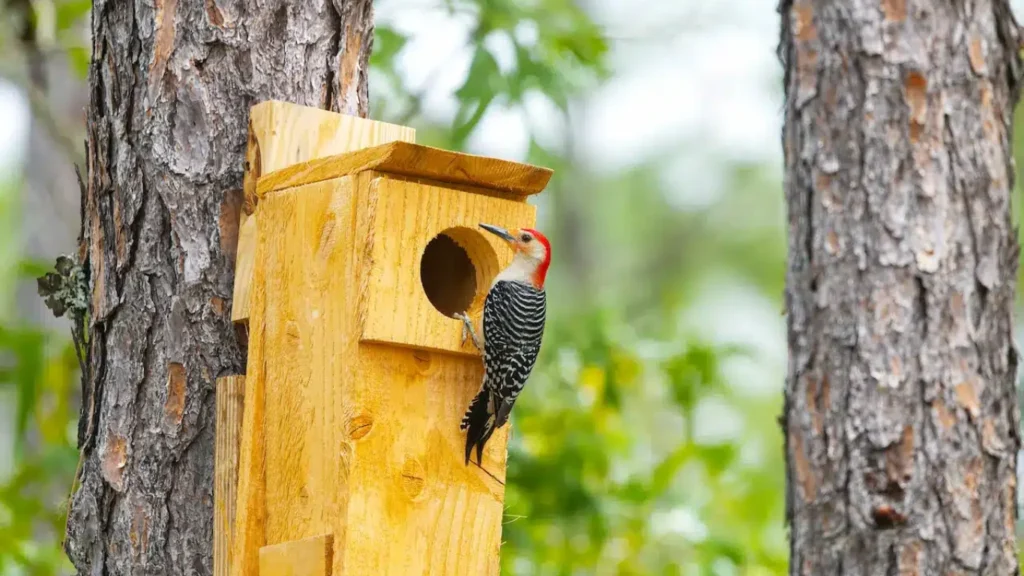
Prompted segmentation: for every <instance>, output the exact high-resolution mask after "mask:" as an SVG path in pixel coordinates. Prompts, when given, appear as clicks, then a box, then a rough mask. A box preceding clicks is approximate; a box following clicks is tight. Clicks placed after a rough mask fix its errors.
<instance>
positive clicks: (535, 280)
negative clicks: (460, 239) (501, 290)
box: [480, 224, 551, 288]
mask: <svg viewBox="0 0 1024 576" xmlns="http://www.w3.org/2000/svg"><path fill="white" fill-rule="evenodd" d="M480 227H481V228H483V229H484V230H487V231H488V232H490V233H491V234H494V235H495V236H497V237H499V238H501V239H502V240H504V241H506V242H508V245H509V246H510V247H511V248H512V251H513V252H515V256H514V257H513V258H512V264H510V265H509V267H508V268H506V269H505V270H504V271H502V273H501V274H499V275H498V279H499V280H518V281H520V282H528V283H530V284H533V285H534V287H536V288H544V279H545V278H546V277H547V274H548V266H549V265H550V264H551V243H550V242H548V239H547V237H546V236H544V235H543V234H541V233H540V232H538V231H536V230H534V229H533V228H519V229H514V230H505V229H504V228H499V227H498V226H491V225H490V224H481V225H480Z"/></svg>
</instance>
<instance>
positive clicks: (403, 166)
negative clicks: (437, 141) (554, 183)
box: [256, 142, 553, 197]
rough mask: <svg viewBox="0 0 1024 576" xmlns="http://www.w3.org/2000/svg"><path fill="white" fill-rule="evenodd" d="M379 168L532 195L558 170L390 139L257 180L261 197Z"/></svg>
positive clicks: (310, 161) (278, 171) (304, 163)
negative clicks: (553, 170) (390, 140)
mask: <svg viewBox="0 0 1024 576" xmlns="http://www.w3.org/2000/svg"><path fill="white" fill-rule="evenodd" d="M366 170H376V171H378V172H385V173H389V174H396V175H400V176H405V177H409V178H422V179H425V180H430V181H433V182H444V183H449V184H456V185H464V186H475V187H479V188H484V189H488V190H497V191H501V192H504V193H507V194H508V195H510V196H529V195H531V194H536V193H538V192H540V191H542V190H544V188H545V187H546V186H547V184H548V181H549V180H550V179H551V175H552V173H553V172H552V170H550V169H549V168H541V167H539V166H531V165H529V164H521V163H519V162H512V161H509V160H501V159H498V158H487V157H484V156H474V155H471V154H462V153H459V152H451V151H449V150H441V149H439V148H431V147H429V146H422V145H419V144H412V143H410V142H390V143H388V144H382V145H380V146H374V147H373V148H366V149H363V150H357V151H355V152H349V153H347V154H340V155H336V156H330V157H324V158H317V159H314V160H309V161H306V162H302V163H301V164H295V165H292V166H289V167H287V168H283V169H280V170H276V171H269V170H265V171H264V172H263V176H261V177H260V179H259V181H258V182H257V183H256V195H257V197H263V196H265V195H266V194H268V193H270V192H274V191H277V190H284V189H286V188H293V187H295V186H300V185H302V184H310V183H313V182H322V181H324V180H330V179H333V178H338V177H341V176H345V175H348V174H355V173H357V172H363V171H366Z"/></svg>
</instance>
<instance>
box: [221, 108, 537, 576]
mask: <svg viewBox="0 0 1024 576" xmlns="http://www.w3.org/2000/svg"><path fill="white" fill-rule="evenodd" d="M414 139H415V132H414V131H413V130H412V129H409V128H406V127H402V126H395V125H389V124H384V123H381V122H374V121H370V120H364V119H360V118H355V117H350V116H343V115H340V114H333V113H330V112H325V111H322V110H319V109H311V108H305V107H301V106H296V105H292V104H287V103H283V102H265V103H262V104H260V105H258V106H256V107H254V108H253V109H252V111H251V119H250V138H249V150H248V156H247V163H246V164H247V173H246V183H245V188H246V189H245V194H246V202H245V209H244V214H243V215H242V223H241V225H240V229H239V230H240V231H239V245H238V253H237V256H236V261H237V275H236V279H235V283H236V285H235V297H234V304H233V305H234V309H233V318H234V320H235V321H236V322H237V323H238V324H239V325H240V326H243V327H244V328H245V330H244V332H245V333H246V334H247V346H248V363H247V369H246V374H245V376H244V378H242V377H238V378H227V379H222V381H221V382H220V383H219V384H218V386H219V390H218V423H217V426H218V429H217V438H218V439H217V484H216V491H215V492H216V494H215V496H216V498H215V499H216V514H217V516H216V521H215V557H216V560H215V564H216V566H215V572H216V573H217V574H218V575H223V574H227V573H230V574H233V575H235V576H243V575H245V576H249V575H257V574H259V575H261V576H272V575H283V574H294V575H299V574H302V575H317V576H321V575H331V574H333V575H334V576H383V575H389V574H394V575H401V576H415V575H420V574H423V575H426V574H431V575H453V576H455V575H459V576H461V575H466V576H469V575H472V576H479V575H497V574H498V555H499V548H500V543H501V525H502V514H503V500H504V480H505V455H506V446H507V432H508V427H507V426H506V427H505V428H503V429H501V430H499V431H498V432H497V433H495V435H494V436H493V437H492V439H491V441H490V443H489V444H488V445H487V448H486V450H485V451H484V456H483V462H482V465H479V466H478V465H477V464H475V463H470V464H469V465H468V466H467V465H466V464H465V462H464V459H463V453H464V445H465V436H464V432H462V431H461V430H460V429H459V423H460V421H461V418H462V416H463V414H464V412H465V411H466V408H467V407H468V405H469V402H470V400H471V399H472V397H473V396H474V394H475V393H476V392H477V391H478V390H479V387H480V383H481V378H482V375H483V365H482V362H481V359H480V353H479V352H478V351H477V350H476V348H475V347H474V346H473V343H472V341H471V340H469V339H467V340H466V341H465V343H463V342H462V338H461V336H462V324H461V323H460V322H459V321H458V320H457V319H455V318H453V314H455V313H458V312H463V311H468V313H469V315H470V317H471V318H472V319H473V320H474V322H475V323H476V325H477V326H478V327H479V325H480V324H479V322H480V313H481V309H482V305H483V298H484V296H485V294H486V292H487V290H488V288H489V287H490V284H491V281H492V280H493V278H494V276H495V275H496V274H497V273H498V271H499V270H501V268H503V267H504V266H505V265H507V264H508V263H509V261H510V260H511V257H512V253H511V251H510V250H509V249H508V248H507V247H506V246H505V245H504V244H502V243H501V241H500V240H499V239H497V238H495V237H494V236H492V235H490V234H487V233H486V232H484V231H483V230H481V229H480V228H479V224H480V223H488V224H495V225H498V226H502V227H507V228H521V227H530V226H532V225H533V224H534V219H535V209H534V207H533V206H531V205H529V204H527V203H526V198H527V196H529V195H531V194H535V193H537V192H540V191H541V190H542V189H543V188H544V187H545V186H546V184H547V182H548V180H549V178H550V177H551V171H550V170H546V169H542V168H537V167H534V166H528V165H524V164H519V163H515V162H509V161H504V160H498V159H493V158H483V157H479V156H470V155H466V154H459V153H455V152H449V151H445V150H440V149H436V148H429V147H426V146H420V145H416V144H414V143H413V140H414ZM236 477H237V481H236V480H235V478H236Z"/></svg>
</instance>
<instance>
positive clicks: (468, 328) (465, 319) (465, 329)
mask: <svg viewBox="0 0 1024 576" xmlns="http://www.w3.org/2000/svg"><path fill="white" fill-rule="evenodd" d="M455 318H457V319H459V320H462V344H465V343H466V335H467V334H468V335H469V336H472V337H473V345H474V346H476V349H477V350H479V351H481V352H483V351H484V345H483V343H482V342H480V338H479V337H478V336H477V335H476V329H475V328H473V321H472V320H470V319H469V316H467V315H466V314H465V313H464V312H458V313H456V314H455Z"/></svg>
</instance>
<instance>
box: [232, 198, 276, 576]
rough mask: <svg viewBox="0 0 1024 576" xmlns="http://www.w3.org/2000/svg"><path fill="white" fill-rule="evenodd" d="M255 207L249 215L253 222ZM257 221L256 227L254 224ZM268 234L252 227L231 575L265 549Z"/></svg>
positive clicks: (253, 570)
mask: <svg viewBox="0 0 1024 576" xmlns="http://www.w3.org/2000/svg"><path fill="white" fill-rule="evenodd" d="M259 212H260V210H259V207H257V211H256V214H255V216H256V217H257V218H258V217H259ZM257 222H259V221H258V220H257ZM267 236H268V234H267V233H266V232H265V231H264V230H263V229H262V228H259V227H258V228H257V231H256V242H255V247H254V251H255V253H254V257H253V258H254V262H256V263H257V264H256V266H254V267H253V277H252V288H251V290H252V311H253V312H254V313H253V317H252V322H250V324H249V326H250V331H249V358H248V366H247V373H246V378H245V382H246V390H245V400H244V402H243V405H244V408H243V409H242V442H241V445H240V446H239V450H238V497H237V499H236V502H237V504H236V505H235V511H236V513H235V526H234V531H235V533H234V538H233V545H232V546H231V576H250V575H252V574H257V573H258V572H257V571H258V570H259V549H260V547H262V546H263V545H264V544H266V505H265V504H264V501H265V494H266V476H265V473H264V472H265V466H266V460H265V455H266V449H265V441H264V426H263V417H264V409H265V405H266V402H265V392H264V373H265V370H264V363H265V361H266V356H265V355H266V348H265V347H264V345H263V343H264V340H265V337H264V333H265V320H264V319H265V315H264V314H263V309H264V302H265V300H266V296H265V293H266V292H265V288H264V286H265V280H264V267H263V266H261V265H260V263H262V262H263V261H264V260H265V253H266V251H267V242H268V239H267Z"/></svg>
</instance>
